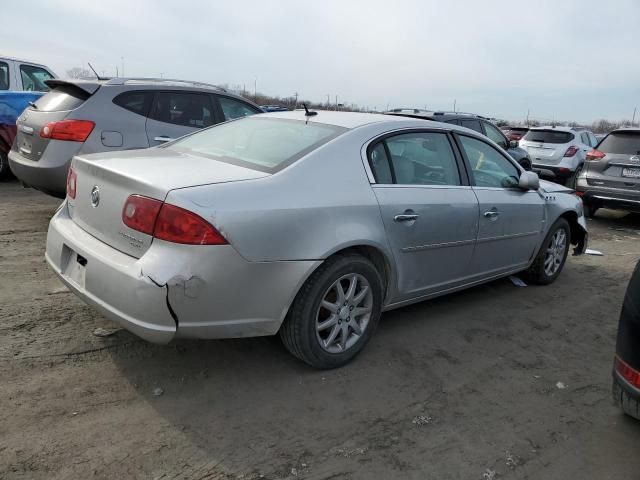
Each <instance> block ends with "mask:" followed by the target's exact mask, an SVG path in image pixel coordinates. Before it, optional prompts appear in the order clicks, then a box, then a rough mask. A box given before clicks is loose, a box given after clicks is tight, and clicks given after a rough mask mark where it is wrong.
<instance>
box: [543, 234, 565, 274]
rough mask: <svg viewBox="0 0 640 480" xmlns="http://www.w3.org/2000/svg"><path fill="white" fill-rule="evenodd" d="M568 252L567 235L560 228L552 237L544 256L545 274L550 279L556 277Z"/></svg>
mask: <svg viewBox="0 0 640 480" xmlns="http://www.w3.org/2000/svg"><path fill="white" fill-rule="evenodd" d="M566 250H567V233H566V232H565V230H564V229H563V228H559V229H558V230H556V232H555V233H554V234H553V236H552V237H551V241H550V242H549V245H548V246H547V251H546V253H545V256H544V273H545V274H546V275H547V276H548V277H552V276H553V275H555V274H556V273H557V272H558V270H559V269H560V267H561V266H562V262H563V260H564V255H565V252H566Z"/></svg>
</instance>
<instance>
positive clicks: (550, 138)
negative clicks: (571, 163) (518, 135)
mask: <svg viewBox="0 0 640 480" xmlns="http://www.w3.org/2000/svg"><path fill="white" fill-rule="evenodd" d="M574 138H575V137H574V136H573V133H569V132H562V131H559V130H529V131H528V132H527V133H526V135H525V136H524V137H522V139H523V140H528V141H530V142H540V143H569V142H570V141H571V140H573V139H574Z"/></svg>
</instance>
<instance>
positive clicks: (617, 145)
mask: <svg viewBox="0 0 640 480" xmlns="http://www.w3.org/2000/svg"><path fill="white" fill-rule="evenodd" d="M598 150H600V151H601V152H603V153H620V154H623V155H640V131H638V132H614V133H610V134H609V135H607V136H606V137H605V139H604V140H602V143H601V144H600V145H599V146H598Z"/></svg>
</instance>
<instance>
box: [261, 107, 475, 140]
mask: <svg viewBox="0 0 640 480" xmlns="http://www.w3.org/2000/svg"><path fill="white" fill-rule="evenodd" d="M312 111H314V112H317V114H316V115H313V116H310V117H308V116H306V115H305V111H304V110H294V111H287V112H269V113H261V114H260V117H270V118H282V119H286V120H300V121H305V122H309V123H321V124H326V125H334V126H337V127H343V128H347V129H355V128H358V127H362V126H365V125H371V124H374V123H377V124H381V123H386V124H389V125H391V124H398V126H399V127H401V128H435V129H439V130H443V129H445V130H451V131H457V132H461V133H466V134H468V135H472V136H475V137H479V138H486V137H484V136H483V135H481V134H479V133H478V132H476V131H474V130H470V129H468V128H465V127H461V126H459V125H454V124H450V123H448V124H446V125H444V124H443V123H442V122H436V121H433V120H429V119H426V118H416V117H406V116H402V115H385V114H382V113H360V112H336V111H332V110H312Z"/></svg>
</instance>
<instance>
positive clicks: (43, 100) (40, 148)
mask: <svg viewBox="0 0 640 480" xmlns="http://www.w3.org/2000/svg"><path fill="white" fill-rule="evenodd" d="M47 85H49V86H50V87H51V88H52V90H51V91H50V92H48V93H46V94H45V95H43V96H42V97H40V98H39V99H38V100H37V101H36V102H34V104H33V105H32V106H30V107H28V108H27V109H26V110H25V111H24V112H22V114H21V115H20V116H19V117H18V120H17V121H16V126H17V132H16V139H15V143H14V149H15V150H16V151H18V152H19V153H20V154H21V155H22V156H23V157H25V158H27V159H29V160H34V161H38V160H40V158H41V157H42V154H43V152H44V151H45V149H46V148H47V145H48V144H49V142H50V141H51V140H50V139H49V138H44V137H42V136H41V135H40V132H41V130H42V128H43V127H44V126H45V125H47V124H48V123H51V122H57V121H60V120H64V119H66V118H67V117H69V115H70V113H72V112H73V110H75V109H76V108H78V107H79V106H80V105H82V104H83V103H84V102H85V101H86V100H87V99H88V98H89V97H90V96H91V95H92V94H93V93H95V91H96V90H97V89H98V87H99V85H97V84H95V83H92V82H91V83H90V85H91V86H87V85H85V86H84V87H81V86H79V84H76V83H73V82H66V81H63V80H55V81H47ZM80 85H82V84H80Z"/></svg>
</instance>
